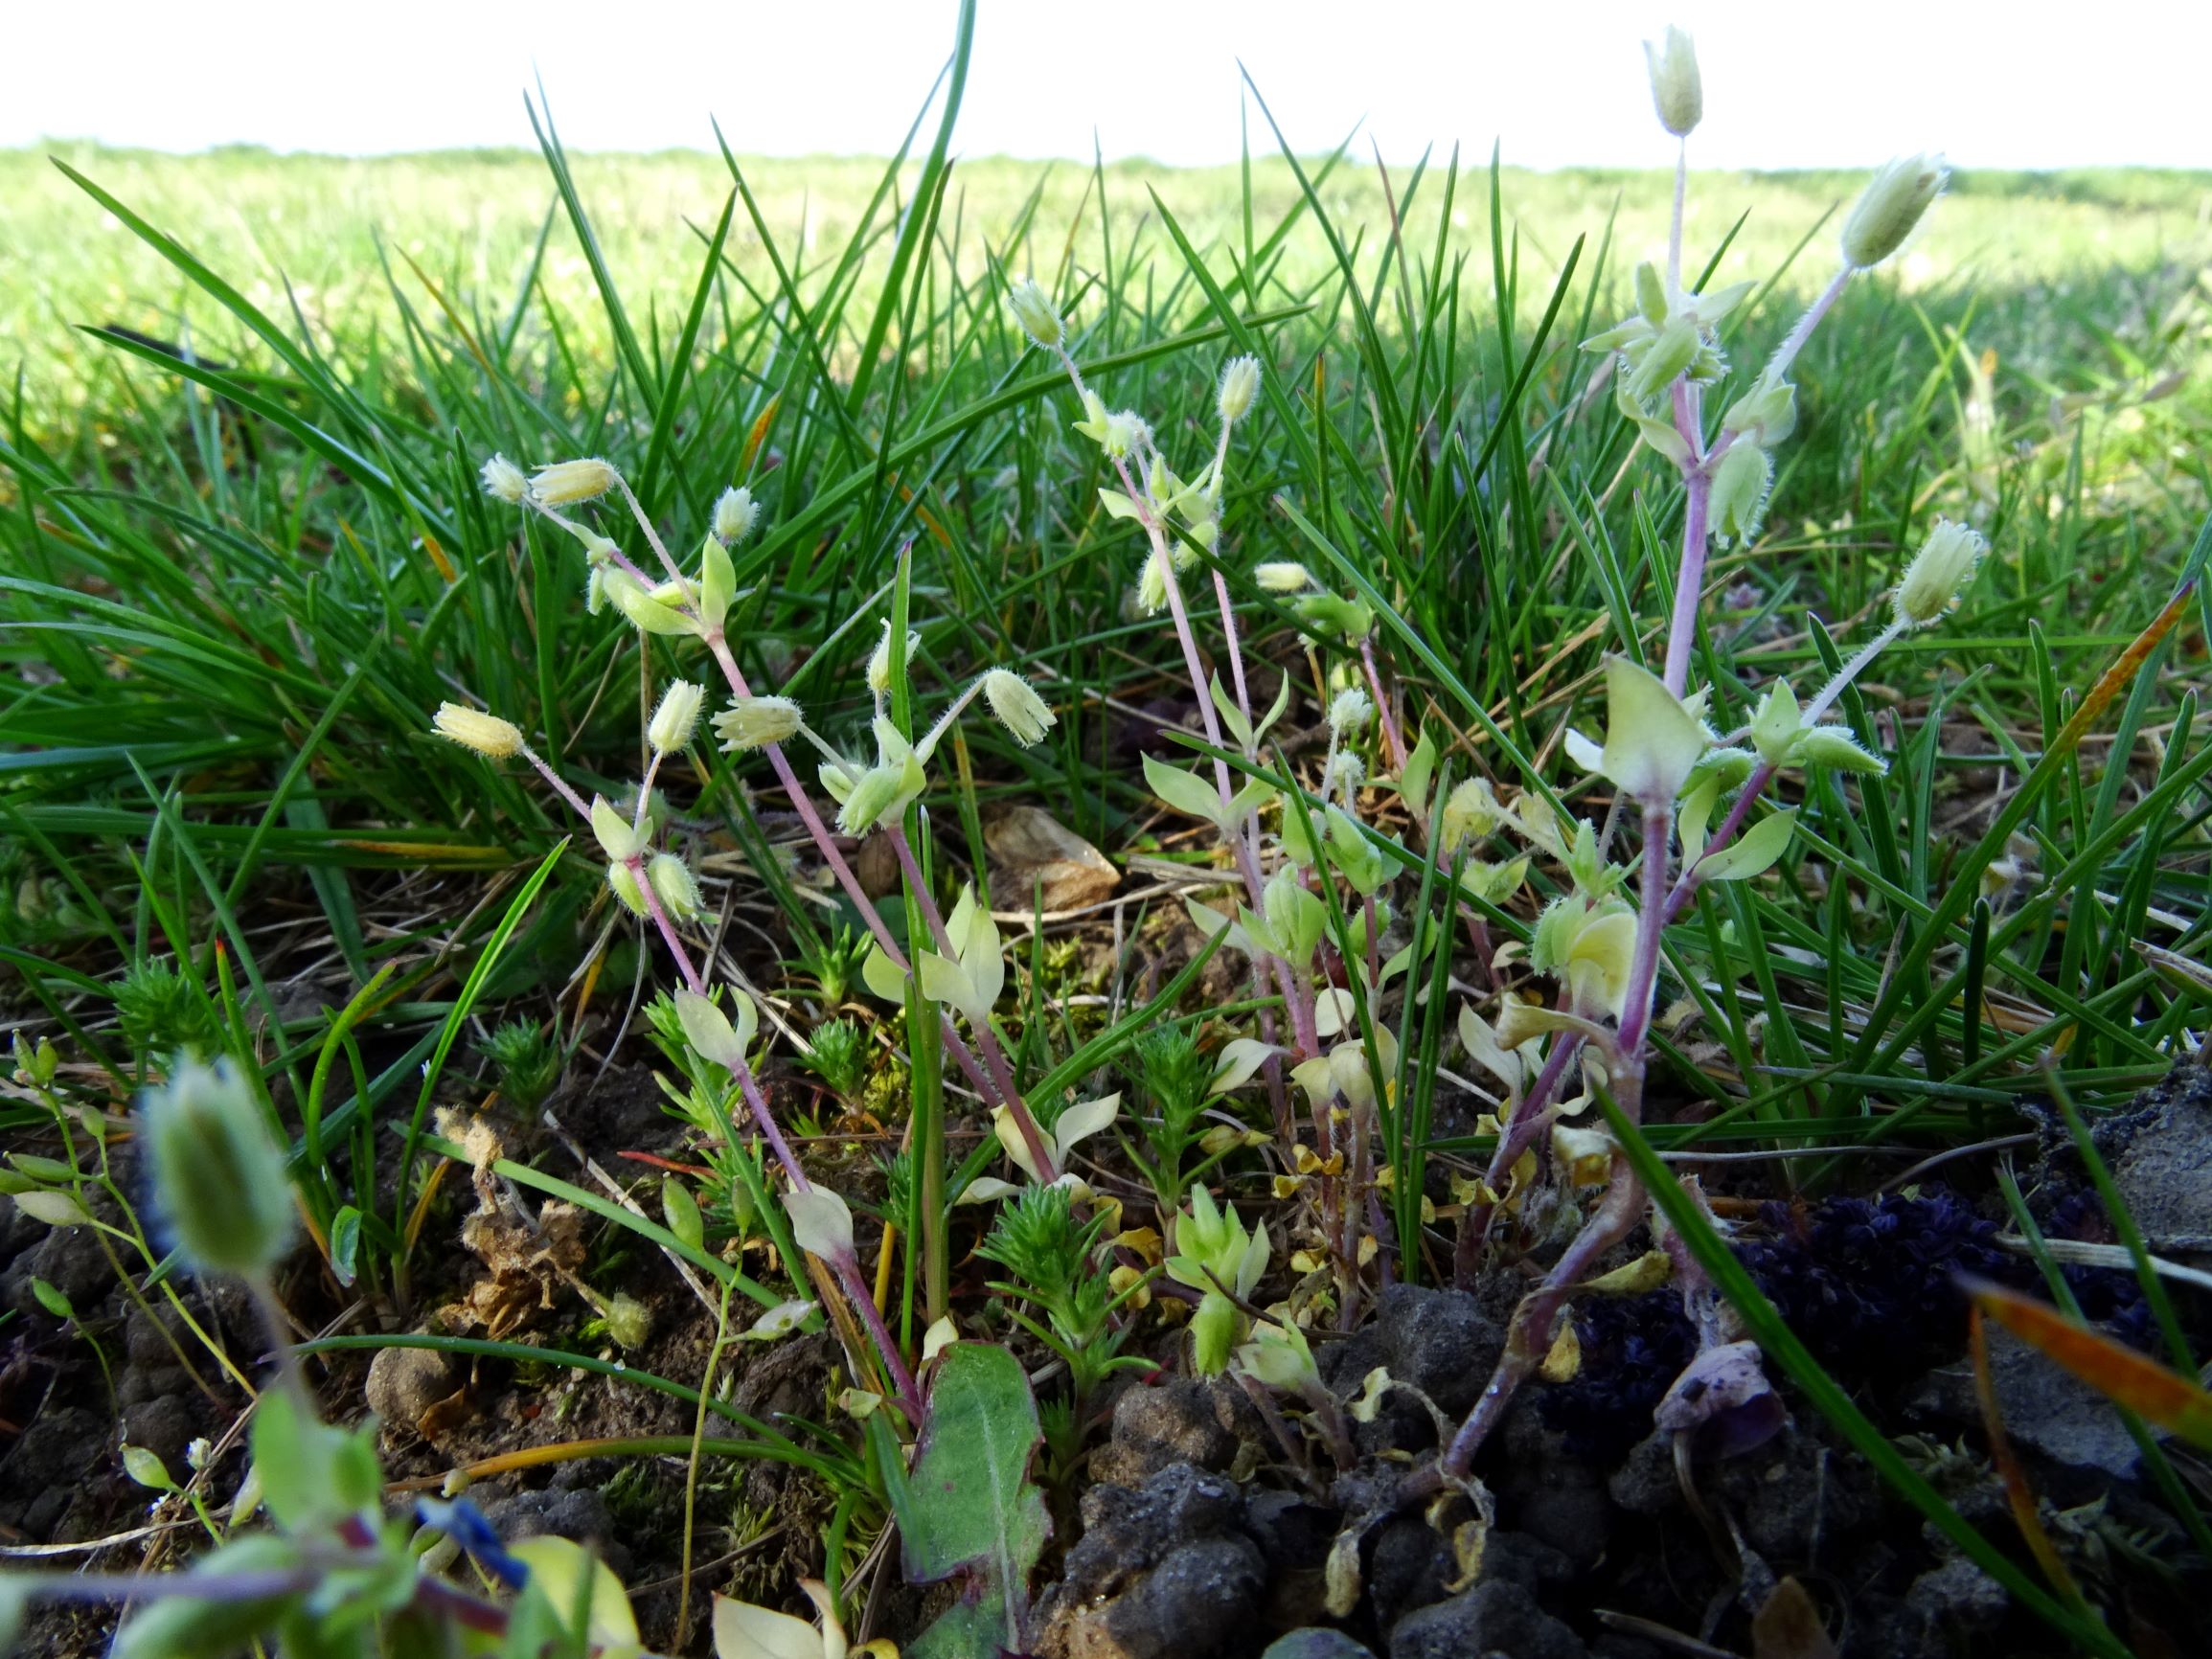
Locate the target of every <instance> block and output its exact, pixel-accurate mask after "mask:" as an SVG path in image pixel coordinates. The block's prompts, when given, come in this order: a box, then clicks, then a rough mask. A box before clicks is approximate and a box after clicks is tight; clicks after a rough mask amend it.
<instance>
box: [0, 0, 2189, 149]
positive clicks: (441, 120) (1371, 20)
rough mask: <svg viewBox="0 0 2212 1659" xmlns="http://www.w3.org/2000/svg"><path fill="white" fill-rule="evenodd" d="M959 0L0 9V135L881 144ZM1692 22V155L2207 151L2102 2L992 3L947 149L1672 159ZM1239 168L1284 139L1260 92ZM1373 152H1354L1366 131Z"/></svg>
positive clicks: (940, 43) (607, 145)
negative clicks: (1663, 66)
mask: <svg viewBox="0 0 2212 1659" xmlns="http://www.w3.org/2000/svg"><path fill="white" fill-rule="evenodd" d="M953 14H954V7H953V4H952V0H842V3H836V0H830V3H823V0H816V3H815V4H813V5H811V6H805V5H799V6H794V5H792V4H790V0H775V3H774V4H764V3H761V0H712V3H707V4H698V3H693V4H682V3H677V0H602V3H601V4H597V5H579V4H572V3H570V0H539V3H537V4H535V5H529V6H522V5H515V4H512V3H510V0H442V3H440V4H423V3H422V0H384V3H383V4H380V5H376V6H367V7H364V6H360V5H349V4H345V3H344V0H281V3H267V0H198V3H197V4H190V3H179V0H163V3H161V4H149V3H147V0H105V3H103V4H102V5H99V6H97V7H90V8H87V7H84V6H73V5H65V4H60V3H56V0H0V20H4V22H0V34H4V35H5V38H6V58H7V60H8V67H7V68H6V69H5V70H0V145H5V146H18V145H30V144H34V143H36V142H38V141H39V140H40V139H42V138H95V139H100V140H103V141H106V142H109V143H114V144H123V145H139V146H147V147H150V148H163V149H173V150H193V149H199V148H206V147H208V146H210V145H216V144H223V143H253V144H262V145H267V146H269V147H271V148H278V149H312V150H328V151H338V152H352V153H375V152H381V151H390V150H406V149H426V148H447V147H466V146H477V145H525V146H526V145H528V144H529V143H530V142H531V136H530V128H529V125H528V123H527V122H526V121H525V119H524V116H523V110H522V92H523V89H524V88H525V87H526V86H528V85H530V84H531V83H532V80H533V76H534V73H535V74H541V75H542V76H543V77H544V80H545V85H546V89H547V91H548V92H549V93H550V94H551V97H552V101H553V109H554V113H555V116H556V119H557V120H558V121H559V125H560V130H561V135H562V137H563V139H564V140H565V141H566V143H567V144H568V146H569V148H572V149H657V148H673V147H689V148H710V147H711V146H712V144H713V135H712V133H711V131H710V129H709V127H708V125H707V117H708V115H709V114H710V113H712V114H714V115H716V116H718V117H719V119H720V120H721V123H722V127H723V130H724V132H725V133H727V134H728V136H729V139H730V142H731V145H732V147H733V148H736V149H738V150H739V151H741V152H743V153H750V154H807V153H818V152H836V153H872V154H880V153H883V152H885V151H887V150H889V149H890V148H892V147H893V146H894V145H896V144H897V143H898V141H899V139H900V138H901V135H902V134H903V133H904V131H905V128H906V125H907V124H908V123H909V122H910V121H911V120H912V118H913V115H914V113H915V111H916V109H917V108H918V107H919V105H920V103H921V100H922V98H923V96H924V93H925V92H926V91H927V89H928V86H929V83H930V81H931V80H932V79H933V77H934V75H935V73H936V71H937V68H938V67H939V65H940V64H941V63H942V62H943V60H944V58H945V57H946V53H947V52H948V51H949V49H950V45H951V34H952V18H953ZM1670 16H1671V17H1672V20H1674V21H1677V22H1680V23H1681V24H1683V25H1684V26H1685V27H1687V28H1689V29H1691V30H1693V31H1694V32H1695V33H1696V34H1697V36H1698V49H1699V59H1700V61H1701V63H1702V66H1703V70H1704V81H1705V108H1706V120H1705V125H1703V126H1702V127H1701V128H1700V129H1699V132H1698V134H1697V136H1696V138H1695V140H1694V141H1693V146H1692V155H1693V158H1694V161H1695V162H1696V164H1698V165H1702V166H1710V167H1810V166H1845V167H1862V166H1866V165H1869V164H1871V163H1874V162H1877V161H1880V160H1882V159H1884V158H1886V157H1887V156H1889V155H1890V154H1892V153H1895V152H1897V151H1900V150H1905V149H1915V148H1938V149H1942V150H1944V151H1946V152H1947V153H1948V154H1949V155H1950V158H1951V160H1952V161H1953V162H1954V163H1956V164H1958V165H1960V166H1964V167H1970V168H1971V167H1975V166H1983V167H2028V168H2041V167H2062V166H2088V165H2100V164H2130V163H2133V164H2145V165H2159V166H2173V167H2200V168H2202V167H2212V114H2208V113H2207V107H2208V106H2207V102H2206V100H2205V98H2204V96H2203V93H2202V91H2201V78H2202V76H2203V73H2204V66H2205V64H2206V63H2207V62H2208V61H2212V4H2204V3H2198V4H2185V3H2183V0H2117V3H2115V4H2107V5H2103V6H2098V7H2093V8H2085V7H2083V6H2081V5H2080V4H2078V3H2077V4H2074V5H2072V6H2069V7H2066V8H2064V9H2063V10H2062V9H2061V8H2060V7H2059V6H2056V5H2052V4H2048V3H2047V0H2011V3H2006V4H1999V3H1996V0H1982V3H1979V4H1972V3H1965V0H1830V3H1829V4H1814V3H1811V0H1759V3H1757V4H1751V3H1747V0H1679V3H1678V4H1674V5H1672V6H1670V5H1669V3H1668V0H1653V3H1651V4H1635V5H1629V4H1623V3H1621V0H1334V3H1330V4H1321V3H1317V0H1272V3H1271V4H1254V3H1250V0H1090V3H1087V4H1079V3H1074V0H982V4H981V20H980V23H979V27H978V33H977V43H976V48H975V58H974V64H973V67H972V70H971V73H970V76H969V89H968V99H967V102H966V104H965V106H964V108H963V111H962V115H961V124H960V129H959V135H958V138H957V141H956V148H957V149H958V150H959V151H960V152H961V153H964V154H967V155H970V156H979V155H990V154H1000V153H1003V154H1013V155H1023V156H1075V157H1081V158H1083V159H1088V157H1089V155H1090V153H1091V143H1092V134H1093V131H1094V129H1095V131H1096V133H1097V135H1098V138H1099V141H1100V142H1101V143H1102V144H1103V146H1104V147H1105V149H1106V155H1107V156H1108V157H1109V159H1110V158H1113V157H1119V156H1127V155H1151V156H1153V157H1155V158H1157V159H1159V160H1163V161H1169V162H1174V163H1182V164H1196V163H1206V162H1224V161H1231V160H1234V159H1235V157H1236V154H1237V150H1238V92H1239V81H1238V73H1237V63H1238V60H1239V59H1240V58H1241V59H1242V60H1243V62H1244V63H1245V64H1246V65H1247V66H1248V67H1249V68H1250V70H1251V72H1252V74H1253V77H1254V79H1255V80H1257V81H1258V83H1259V86H1260V89H1261V91H1262V92H1263V93H1264V94H1265V95H1266V98H1267V100H1268V102H1269V103H1270V104H1271V105H1272V106H1273V108H1274V110H1275V114H1276V116H1277V118H1278V119H1279V120H1281V121H1282V122H1283V123H1284V125H1285V129H1286V131H1287V133H1288V136H1289V139H1290V141H1291V143H1292V144H1293V145H1294V146H1295V147H1296V148H1298V149H1300V150H1301V151H1305V152H1311V151H1313V150H1317V149H1326V148H1330V147H1332V146H1333V145H1334V143H1335V142H1336V141H1337V140H1338V139H1340V138H1341V137H1342V136H1343V135H1344V134H1345V132H1347V131H1348V130H1350V128H1351V127H1352V126H1353V125H1354V124H1355V123H1357V122H1359V121H1361V120H1362V119H1363V118H1364V120H1365V122H1366V131H1367V132H1369V133H1372V134H1373V135H1374V137H1375V138H1376V139H1377V140H1378V141H1379V142H1380V144H1381V146H1382V148H1383V151H1384V153H1385V154H1386V155H1387V156H1389V157H1390V158H1391V159H1393V160H1404V159H1408V158H1410V157H1411V156H1412V155H1414V154H1416V153H1418V151H1419V150H1420V148H1422V146H1423V145H1425V144H1426V143H1428V142H1430V141H1436V142H1437V143H1439V144H1440V145H1442V146H1448V145H1449V144H1450V143H1451V142H1452V141H1454V140H1457V141H1459V142H1461V143H1462V144H1463V145H1464V146H1465V147H1466V149H1467V151H1468V153H1469V154H1470V155H1471V156H1486V155H1487V154H1488V152H1489V149H1490V146H1491V143H1492V140H1493V139H1494V138H1501V139H1502V140H1503V142H1504V153H1505V157H1506V159H1507V160H1508V161H1509V162H1514V163H1519V164H1521V165H1525V166H1532V167H1559V166H1567V165H1575V164H1591V165H1621V166H1639V165H1657V164H1661V163H1663V162H1664V161H1666V160H1667V159H1668V151H1667V149H1666V141H1665V136H1664V134H1662V133H1660V132H1659V131H1658V130H1657V127H1656V125H1655V124H1654V122H1653V117H1652V113H1651V105H1650V102H1649V97H1648V94H1647V91H1646V88H1645V83H1644V70H1643V58H1642V54H1641V52H1640V51H1639V49H1638V45H1637V42H1638V41H1639V40H1640V39H1642V38H1644V37H1645V36H1647V35H1654V36H1655V35H1656V34H1657V33H1658V31H1659V29H1660V27H1661V26H1663V25H1664V24H1665V23H1666V22H1668V21H1669V20H1670ZM1252 120H1253V125H1254V127H1255V128H1256V130H1255V132H1254V134H1253V148H1254V150H1255V152H1264V151H1265V150H1266V149H1268V148H1272V142H1271V139H1270V137H1269V135H1268V134H1267V132H1266V127H1265V125H1264V124H1262V122H1261V121H1260V117H1259V114H1258V112H1257V110H1254V112H1253V116H1252ZM1360 148H1361V149H1362V150H1364V148H1365V143H1364V140H1363V141H1362V143H1361V147H1360Z"/></svg>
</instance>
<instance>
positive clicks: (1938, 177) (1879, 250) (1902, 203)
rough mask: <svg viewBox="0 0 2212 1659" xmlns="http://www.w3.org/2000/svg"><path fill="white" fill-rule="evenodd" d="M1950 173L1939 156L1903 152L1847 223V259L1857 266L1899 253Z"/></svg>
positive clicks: (1878, 178) (1879, 176)
mask: <svg viewBox="0 0 2212 1659" xmlns="http://www.w3.org/2000/svg"><path fill="white" fill-rule="evenodd" d="M1949 178H1950V169H1948V168H1947V167H1945V166H1944V163H1943V157H1941V156H1940V155H1906V156H1900V157H1899V158H1898V159H1897V160H1895V161H1893V162H1891V163H1890V164H1889V165H1888V166H1887V167H1885V168H1883V169H1882V170H1881V171H1880V172H1878V173H1876V174H1875V175H1874V177H1873V179H1872V181H1871V182H1869V183H1868V185H1867V187H1866V193H1865V194H1864V195H1862V196H1860V197H1859V205H1858V206H1857V207H1855V208H1853V209H1852V210H1851V216H1850V217H1849V218H1848V219H1846V220H1844V222H1843V258H1844V261H1845V262H1846V263H1848V264H1850V265H1851V266H1853V267H1854V268H1855V269H1859V270H1864V269H1865V268H1866V267H1867V266H1868V265H1879V264H1880V263H1881V261H1883V260H1886V259H1887V258H1889V256H1890V255H1891V254H1894V253H1895V252H1897V250H1898V248H1899V247H1901V246H1902V245H1903V244H1904V239H1905V238H1906V237H1908V236H1910V235H1911V234H1912V227H1913V226H1914V225H1916V224H1918V223H1920V216H1921V215H1922V214H1924V213H1926V212H1927V204H1928V203H1929V202H1931V201H1933V200H1935V198H1936V196H1937V195H1939V194H1940V193H1942V191H1943V187H1944V183H1945V181H1946V180H1948V179H1949Z"/></svg>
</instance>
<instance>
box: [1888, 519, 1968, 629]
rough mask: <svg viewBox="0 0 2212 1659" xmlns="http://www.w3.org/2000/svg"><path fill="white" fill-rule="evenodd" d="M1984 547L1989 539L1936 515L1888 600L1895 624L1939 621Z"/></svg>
mask: <svg viewBox="0 0 2212 1659" xmlns="http://www.w3.org/2000/svg"><path fill="white" fill-rule="evenodd" d="M1988 550H1989V543H1988V542H1986V541H1984V540H1983V539H1982V538H1981V536H1979V535H1978V534H1975V533H1974V532H1973V531H1972V530H1970V529H1968V528H1967V527H1966V526H1965V525H1963V524H1954V523H1953V522H1952V521H1951V520H1950V519H1948V518H1939V519H1937V520H1936V521H1935V528H1934V529H1933V530H1932V531H1930V532H1928V536H1927V540H1926V541H1924V542H1922V543H1921V545H1920V551H1919V552H1918V553H1916V554H1914V555H1913V556H1912V562H1911V563H1910V564H1908V565H1906V566H1905V567H1904V580H1903V581H1901V582H1899V583H1898V584H1897V593H1896V595H1895V597H1894V599H1893V601H1892V603H1893V604H1894V605H1895V607H1896V612H1897V620H1898V622H1899V624H1900V625H1903V626H1904V627H1913V628H1918V627H1926V626H1927V625H1928V624H1930V623H1932V622H1937V621H1940V620H1941V619H1942V617H1943V614H1944V613H1945V612H1946V611H1948V610H1950V607H1951V603H1952V602H1953V601H1954V600H1956V599H1957V598H1958V596H1959V594H1960V593H1961V591H1963V590H1964V589H1965V587H1966V584H1967V583H1968V582H1970V581H1972V580H1973V573H1974V567H1975V566H1976V565H1977V564H1979V563H1980V562H1981V556H1982V555H1983V554H1984V553H1985V552H1987V551H1988Z"/></svg>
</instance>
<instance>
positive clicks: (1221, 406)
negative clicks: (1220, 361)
mask: <svg viewBox="0 0 2212 1659" xmlns="http://www.w3.org/2000/svg"><path fill="white" fill-rule="evenodd" d="M1259 391H1260V359H1259V358H1257V357H1231V358H1230V359H1229V363H1228V367H1226V368H1224V369H1223V370H1222V371H1221V389H1220V392H1219V393H1218V394H1217V395H1216V397H1215V398H1214V408H1215V410H1216V411H1217V412H1218V413H1219V414H1220V417H1221V420H1222V423H1223V424H1225V425H1234V424H1235V423H1236V422H1238V421H1239V420H1243V418H1244V417H1245V416H1247V415H1249V414H1250V413H1251V412H1252V399H1253V398H1255V397H1257V396H1258V395H1259Z"/></svg>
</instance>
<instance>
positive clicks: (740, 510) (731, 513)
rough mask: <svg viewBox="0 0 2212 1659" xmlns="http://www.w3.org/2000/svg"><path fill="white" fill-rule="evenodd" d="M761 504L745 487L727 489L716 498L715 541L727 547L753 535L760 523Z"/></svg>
mask: <svg viewBox="0 0 2212 1659" xmlns="http://www.w3.org/2000/svg"><path fill="white" fill-rule="evenodd" d="M760 517H761V508H760V504H759V503H758V502H756V501H755V500H754V499H753V492H752V491H751V490H749V489H746V488H745V487H744V486H743V485H738V486H736V487H735V488H734V489H725V490H723V491H722V492H721V494H719V495H718V496H716V497H715V511H714V518H713V521H712V522H713V525H714V533H715V539H716V540H717V541H718V542H720V543H722V544H723V545H724V546H725V547H726V546H728V545H729V544H731V543H732V542H739V541H742V540H744V539H745V537H746V536H748V535H750V534H753V526H754V525H755V524H757V523H759V522H760Z"/></svg>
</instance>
